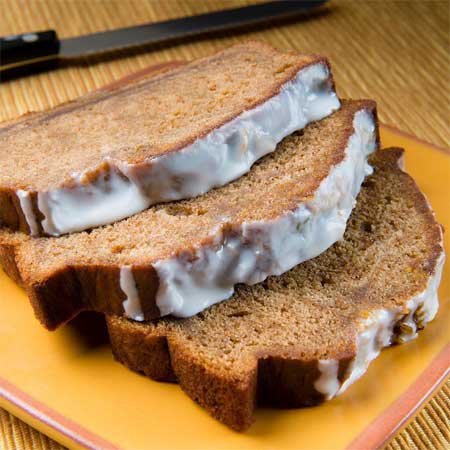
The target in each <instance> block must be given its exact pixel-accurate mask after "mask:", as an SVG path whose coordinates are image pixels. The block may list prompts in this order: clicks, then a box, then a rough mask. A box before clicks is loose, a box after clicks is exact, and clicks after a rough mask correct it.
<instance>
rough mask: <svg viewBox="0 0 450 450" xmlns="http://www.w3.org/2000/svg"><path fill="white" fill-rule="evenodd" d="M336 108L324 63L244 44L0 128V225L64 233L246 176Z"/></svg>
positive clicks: (115, 218) (111, 221) (201, 191)
mask: <svg viewBox="0 0 450 450" xmlns="http://www.w3.org/2000/svg"><path fill="white" fill-rule="evenodd" d="M338 108H339V100H338V98H337V96H336V94H335V92H334V84H333V80H332V77H331V74H330V70H329V66H328V62H327V60H326V59H325V58H323V57H320V56H308V55H301V54H298V53H293V52H280V51H277V50H275V49H274V48H272V47H270V46H269V45H266V44H263V43H259V42H248V43H244V44H239V45H235V46H233V47H230V48H228V49H226V50H224V51H221V52H219V53H216V54H215V55H212V56H210V57H207V58H203V59H199V60H197V61H194V62H192V63H190V64H187V65H185V66H183V67H181V68H178V69H176V70H173V71H171V72H168V73H164V74H160V75H159V76H157V77H155V78H153V79H150V80H146V81H144V82H141V83H139V84H136V85H133V86H129V87H127V88H122V89H118V90H116V91H113V92H103V93H97V94H91V95H88V96H86V97H84V98H81V99H79V100H77V101H75V102H72V103H69V104H67V105H63V106H60V107H58V108H56V109H54V110H50V111H48V112H46V113H41V114H35V115H31V116H29V117H27V116H25V117H24V118H22V119H19V120H18V121H15V122H8V123H7V124H5V125H4V126H3V127H1V128H0V223H3V224H5V225H7V226H8V227H10V228H12V229H14V230H21V231H24V232H26V233H29V234H32V235H52V236H59V235H62V234H66V233H71V232H75V231H81V230H86V229H89V228H92V227H96V226H99V225H104V224H110V223H113V222H115V221H117V220H120V219H123V218H125V217H129V216H131V215H133V214H135V213H137V212H139V211H142V210H144V209H147V208H148V207H149V206H150V205H152V204H155V203H158V202H164V201H170V200H177V199H182V198H191V197H194V196H197V195H200V194H202V193H205V192H207V191H208V190H210V189H211V188H213V187H216V186H222V185H224V184H226V183H228V182H229V181H231V180H233V179H236V178H238V177H239V176H241V175H243V174H244V173H246V172H248V170H249V169H250V167H251V165H252V164H253V163H254V162H255V161H256V160H257V159H259V158H261V157H262V156H263V155H265V154H267V153H270V152H272V151H273V150H274V149H275V147H276V144H277V143H278V142H280V141H281V140H282V139H283V138H284V137H286V136H287V135H289V134H291V133H292V132H293V131H295V130H299V129H302V128H303V127H304V126H305V125H307V124H308V123H309V122H311V121H315V120H319V119H322V118H323V117H326V116H328V115H329V114H331V113H332V112H333V111H335V110H336V109H338Z"/></svg>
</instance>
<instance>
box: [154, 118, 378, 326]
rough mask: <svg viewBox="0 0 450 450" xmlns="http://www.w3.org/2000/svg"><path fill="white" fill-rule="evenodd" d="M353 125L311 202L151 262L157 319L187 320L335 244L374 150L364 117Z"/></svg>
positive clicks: (368, 170) (372, 133) (371, 124)
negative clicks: (339, 157) (340, 156)
mask: <svg viewBox="0 0 450 450" xmlns="http://www.w3.org/2000/svg"><path fill="white" fill-rule="evenodd" d="M353 127H354V132H353V134H352V135H351V137H350V138H349V140H348V143H347V146H346V150H345V157H344V159H343V161H342V162H341V163H339V164H337V165H336V166H334V167H333V168H332V169H331V171H330V173H329V175H328V176H327V177H326V178H325V179H324V180H323V181H322V183H321V184H320V186H319V188H318V189H317V191H316V192H315V195H314V196H313V198H312V199H311V200H308V201H306V202H304V203H300V204H299V205H298V207H297V208H296V209H295V210H293V211H291V212H289V213H286V214H284V215H283V216H281V217H280V218H278V219H275V220H271V221H261V222H244V223H243V224H242V225H240V226H238V227H236V228H234V229H233V232H232V234H231V236H230V235H226V236H224V235H223V233H222V228H220V227H218V228H217V229H216V230H212V236H213V238H214V243H213V245H211V246H206V247H205V246H200V247H198V248H197V249H196V250H195V253H194V254H186V253H184V254H182V255H177V256H173V257H170V258H168V259H165V260H160V261H157V262H156V263H154V264H153V266H154V268H155V269H156V272H157V274H158V277H159V289H158V292H157V297H156V303H157V306H158V307H159V310H160V313H161V315H162V316H165V315H167V314H172V315H174V316H178V317H188V316H192V315H194V314H196V313H198V312H200V311H202V310H204V309H205V308H207V307H208V306H210V305H212V304H214V303H217V302H219V301H221V300H225V299H227V298H229V297H230V296H231V295H232V294H233V292H234V286H235V285H236V284H238V283H245V284H250V285H251V284H255V283H258V282H260V281H262V280H264V279H265V278H266V277H268V276H269V275H281V274H282V273H284V272H286V271H287V270H289V269H291V268H292V267H294V266H295V265H297V264H299V263H301V262H303V261H306V260H308V259H310V258H314V257H315V256H317V255H319V254H320V253H322V252H323V251H324V250H326V249H327V248H328V247H330V246H331V245H332V244H333V243H334V242H336V241H337V240H339V239H340V238H341V237H342V236H343V234H344V231H345V227H346V223H347V219H348V217H349V216H350V213H351V211H352V209H353V206H354V204H355V198H356V196H357V194H358V192H359V190H360V187H361V183H362V181H363V180H364V178H365V176H366V175H368V174H369V173H371V167H370V166H369V165H368V164H367V157H368V155H369V154H370V153H371V152H373V151H374V150H375V148H376V130H375V124H374V118H373V116H372V115H371V113H369V112H368V111H366V110H361V111H358V112H357V113H356V114H355V116H354V120H353Z"/></svg>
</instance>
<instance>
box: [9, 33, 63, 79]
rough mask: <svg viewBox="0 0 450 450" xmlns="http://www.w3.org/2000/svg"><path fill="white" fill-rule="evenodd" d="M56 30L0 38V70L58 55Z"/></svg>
mask: <svg viewBox="0 0 450 450" xmlns="http://www.w3.org/2000/svg"><path fill="white" fill-rule="evenodd" d="M58 53H59V39H58V35H57V34H56V31H54V30H48V31H38V32H34V33H25V34H17V35H11V36H5V37H2V38H0V70H1V71H3V70H8V69H13V68H17V67H20V66H27V65H30V64H36V63H40V62H43V61H48V60H52V59H55V58H57V57H58Z"/></svg>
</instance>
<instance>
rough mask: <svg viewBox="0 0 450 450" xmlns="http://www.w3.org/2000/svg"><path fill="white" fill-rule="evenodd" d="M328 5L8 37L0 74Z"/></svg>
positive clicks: (268, 7)
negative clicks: (87, 31)
mask: <svg viewBox="0 0 450 450" xmlns="http://www.w3.org/2000/svg"><path fill="white" fill-rule="evenodd" d="M326 2H327V0H314V1H295V0H288V1H272V2H266V3H259V4H256V5H251V6H244V7H240V8H233V9H226V10H222V11H215V12H211V13H205V14H199V15H195V16H189V17H182V18H178V19H172V20H166V21H163V22H155V23H148V24H144V25H137V26H133V27H128V28H120V29H116V30H111V31H102V32H98V33H93V34H89V35H84V36H78V37H73V38H67V39H62V40H60V39H59V38H58V35H57V33H56V31H54V30H48V31H40V32H33V33H25V34H21V35H11V36H6V37H3V38H0V74H4V73H6V71H8V70H11V69H16V68H24V67H25V66H30V67H31V66H37V65H39V66H41V65H42V63H45V62H49V61H50V62H55V60H58V59H67V58H78V57H82V56H89V55H93V54H97V53H103V52H108V51H112V50H118V49H124V48H128V47H133V46H137V45H144V44H151V43H160V42H165V41H169V40H172V39H176V38H180V37H186V36H194V35H199V34H203V33H207V32H212V31H219V30H225V29H229V28H237V27H242V26H244V25H250V24H255V23H258V22H263V21H270V20H271V19H278V18H283V17H288V16H294V15H296V14H300V13H304V12H306V11H309V10H311V9H313V8H316V7H318V6H321V5H323V4H324V3H326Z"/></svg>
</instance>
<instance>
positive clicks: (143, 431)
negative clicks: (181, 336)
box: [0, 71, 450, 450]
mask: <svg viewBox="0 0 450 450" xmlns="http://www.w3.org/2000/svg"><path fill="white" fill-rule="evenodd" d="M146 73H148V71H146ZM142 74H143V72H140V73H139V76H142ZM144 74H145V73H144ZM133 79H135V78H134V77H131V78H130V77H127V81H130V80H133ZM381 137H382V143H383V146H385V147H387V146H401V147H404V148H406V149H407V152H406V168H407V170H408V171H409V173H411V174H412V176H413V177H414V178H415V179H416V180H417V182H418V184H419V186H420V187H421V188H422V189H423V191H424V192H425V193H426V195H427V197H428V199H429V201H430V203H431V204H432V206H433V208H434V210H435V211H436V214H437V217H438V220H439V221H440V222H441V223H442V224H443V225H444V227H445V228H446V229H447V230H450V152H448V150H446V149H439V148H437V147H435V146H433V145H430V144H427V143H426V142H422V141H419V140H418V139H416V138H414V137H411V136H408V135H406V134H404V133H402V132H399V131H398V130H395V129H392V128H390V127H387V126H383V127H382V128H381ZM449 234H450V233H449V232H447V233H446V237H445V245H446V249H447V252H448V251H449ZM448 269H449V265H448V264H447V265H446V267H445V268H444V276H443V280H442V284H441V287H440V300H441V307H440V311H439V313H438V315H437V317H436V319H435V320H434V321H433V322H432V323H431V324H429V325H428V327H427V328H426V329H425V330H424V331H423V332H421V333H420V336H419V337H418V339H416V340H415V341H413V342H410V343H408V344H405V345H402V346H396V347H392V348H389V349H386V350H384V351H383V352H382V354H381V355H380V356H379V357H378V358H377V359H376V360H375V361H374V362H373V363H372V364H371V365H370V367H369V370H368V372H367V373H366V375H365V376H364V377H363V378H362V379H360V380H359V381H358V382H356V383H355V385H354V386H352V387H351V388H350V389H349V390H348V391H347V392H346V393H345V394H343V395H342V396H341V397H338V398H336V399H334V400H333V401H331V402H328V403H326V404H324V405H322V406H319V407H315V408H304V409H295V410H270V409H259V410H257V412H256V421H255V423H254V425H253V426H252V427H251V428H250V430H249V431H247V432H246V433H236V432H234V431H231V430H230V429H228V428H227V427H226V426H224V425H222V424H220V423H219V422H217V421H215V420H214V419H212V418H211V417H210V416H209V415H208V414H207V413H206V412H205V411H204V410H203V409H201V408H200V407H199V406H197V405H196V404H195V403H194V402H193V401H192V400H190V399H189V398H188V397H187V396H186V395H184V394H183V393H182V392H181V390H180V389H179V387H178V386H177V385H172V384H166V383H157V382H153V381H150V380H149V379H146V378H145V377H143V376H140V375H137V374H135V373H133V372H131V371H129V370H127V369H126V368H125V367H122V366H121V365H120V364H118V363H116V362H114V360H113V358H112V355H111V351H110V348H109V346H108V343H107V340H106V339H105V338H104V336H101V334H102V333H104V329H103V327H104V324H103V322H102V321H101V320H98V318H96V320H94V322H93V323H94V324H95V325H94V328H97V331H98V333H96V334H97V336H95V335H92V333H90V334H89V335H86V334H85V333H83V332H80V327H81V328H83V325H85V323H84V324H83V322H86V320H90V321H92V320H93V318H92V316H91V317H86V316H85V317H84V320H77V321H76V323H77V326H75V325H74V324H70V325H66V326H64V327H62V328H61V329H59V330H57V331H56V332H48V331H46V330H44V328H42V327H41V325H40V324H39V323H38V322H37V320H36V319H35V318H34V316H33V313H32V310H31V308H30V305H29V304H28V300H27V298H26V296H25V294H24V292H23V291H22V290H21V289H20V288H18V287H17V286H16V285H15V284H14V283H13V282H11V281H10V280H9V279H8V278H7V277H6V275H5V274H4V273H3V272H1V271H0V309H1V314H0V406H2V407H3V408H5V409H7V410H9V411H11V413H13V414H14V415H16V416H18V417H20V418H21V419H22V420H24V421H25V422H27V423H29V424H30V425H31V426H33V427H35V428H37V429H38V430H40V431H42V432H43V433H45V434H47V435H49V436H50V437H52V438H54V439H55V440H57V441H59V442H61V443H62V444H64V445H66V446H69V447H71V448H86V447H87V448H126V449H144V448H157V449H161V450H163V449H170V450H176V449H183V450H187V449H195V450H199V449H209V450H213V449H223V448H227V449H240V450H244V449H258V450H262V449H275V448H276V449H279V450H281V449H294V448H295V449H300V448H305V449H311V448H314V449H342V448H361V447H364V448H374V447H379V446H381V445H383V443H384V442H386V441H387V439H389V437H390V436H392V434H393V433H394V432H395V431H396V430H397V429H398V428H399V427H400V426H401V425H402V424H403V423H405V421H406V420H407V419H408V417H410V416H411V414H412V413H413V412H414V411H415V410H416V409H417V408H418V407H419V406H420V404H421V403H423V402H424V401H425V399H426V398H427V397H428V396H429V394H430V393H431V392H432V390H433V389H434V388H435V387H436V386H437V385H438V384H439V383H440V382H441V381H442V380H443V379H444V377H445V376H446V374H447V373H448V368H449V365H450V346H449V323H450V320H449V319H450V309H449V304H450V302H449V300H450V292H449V270H448ZM84 328H85V329H86V327H85V326H84ZM91 330H92V323H91ZM99 337H100V338H99Z"/></svg>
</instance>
